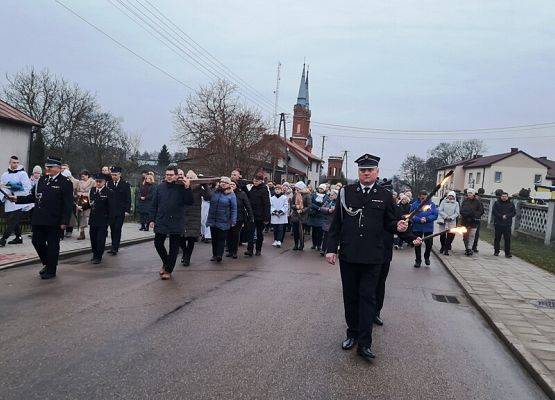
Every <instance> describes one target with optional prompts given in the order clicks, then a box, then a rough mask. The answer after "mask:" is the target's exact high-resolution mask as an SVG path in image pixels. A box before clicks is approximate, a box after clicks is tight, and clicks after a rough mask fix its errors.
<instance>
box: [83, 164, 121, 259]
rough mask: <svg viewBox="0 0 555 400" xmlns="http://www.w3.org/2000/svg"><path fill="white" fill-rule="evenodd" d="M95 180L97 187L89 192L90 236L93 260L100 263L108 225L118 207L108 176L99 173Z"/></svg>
mask: <svg viewBox="0 0 555 400" xmlns="http://www.w3.org/2000/svg"><path fill="white" fill-rule="evenodd" d="M94 181H95V187H93V188H91V190H90V192H89V204H88V208H90V209H91V214H90V216H89V236H90V238H91V248H92V253H93V258H92V260H91V261H92V263H93V264H100V263H101V261H102V255H103V254H104V249H105V248H106V236H108V225H110V224H111V223H112V220H113V219H114V215H115V211H116V209H115V201H114V192H113V191H111V190H110V189H108V187H107V186H106V177H105V176H104V175H103V174H101V173H99V174H96V175H95V176H94ZM83 209H86V208H85V207H83Z"/></svg>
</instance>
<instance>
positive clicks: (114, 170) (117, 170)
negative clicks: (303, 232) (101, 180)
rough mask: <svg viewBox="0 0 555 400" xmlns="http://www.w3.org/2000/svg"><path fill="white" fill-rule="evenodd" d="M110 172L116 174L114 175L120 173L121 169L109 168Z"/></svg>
mask: <svg viewBox="0 0 555 400" xmlns="http://www.w3.org/2000/svg"><path fill="white" fill-rule="evenodd" d="M110 172H112V173H114V174H116V173H121V167H112V168H110Z"/></svg>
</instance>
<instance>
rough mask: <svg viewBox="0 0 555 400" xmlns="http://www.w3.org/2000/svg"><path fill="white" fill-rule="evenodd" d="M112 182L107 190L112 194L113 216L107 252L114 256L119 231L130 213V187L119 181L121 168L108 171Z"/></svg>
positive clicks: (117, 244)
mask: <svg viewBox="0 0 555 400" xmlns="http://www.w3.org/2000/svg"><path fill="white" fill-rule="evenodd" d="M110 175H111V178H112V180H111V181H109V182H108V185H107V186H108V189H110V190H112V191H113V192H114V199H115V215H114V218H113V219H112V223H111V224H110V236H111V238H112V248H111V250H110V251H109V252H108V253H110V254H111V255H113V256H115V255H117V254H118V251H119V244H120V241H121V230H122V228H123V222H124V221H125V217H128V216H129V214H130V213H131V186H130V185H129V183H127V182H126V181H125V180H123V179H121V168H120V167H112V168H111V169H110Z"/></svg>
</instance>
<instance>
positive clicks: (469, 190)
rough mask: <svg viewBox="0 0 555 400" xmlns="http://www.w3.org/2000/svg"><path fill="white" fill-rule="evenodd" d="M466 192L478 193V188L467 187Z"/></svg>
mask: <svg viewBox="0 0 555 400" xmlns="http://www.w3.org/2000/svg"><path fill="white" fill-rule="evenodd" d="M466 193H467V194H476V190H474V189H473V188H468V189H466Z"/></svg>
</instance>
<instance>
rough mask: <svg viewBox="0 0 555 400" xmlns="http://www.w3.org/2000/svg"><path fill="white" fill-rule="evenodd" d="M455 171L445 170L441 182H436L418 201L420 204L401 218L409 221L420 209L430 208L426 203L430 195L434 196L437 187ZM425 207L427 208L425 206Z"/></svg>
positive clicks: (441, 185)
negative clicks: (422, 198)
mask: <svg viewBox="0 0 555 400" xmlns="http://www.w3.org/2000/svg"><path fill="white" fill-rule="evenodd" d="M454 172H455V171H454V170H451V171H449V172H447V173H446V174H445V176H444V177H443V179H442V180H441V182H439V183H438V184H437V186H436V187H435V188H434V190H432V191H431V192H430V193H429V194H428V195H427V196H426V198H425V199H424V200H423V201H421V202H420V204H419V205H418V207H416V208H415V209H414V210H413V211H411V212H410V214H407V215H404V216H403V218H404V219H405V221H409V220H410V219H411V218H412V217H414V216H415V215H416V214H418V213H419V212H420V211H422V210H424V211H426V210H428V209H429V208H430V205H429V204H426V203H428V202H429V201H430V200H431V199H432V197H434V196H435V194H436V193H437V192H438V191H439V189H441V188H442V187H443V185H445V184H446V183H447V181H448V180H449V178H451V175H453V173H454ZM425 207H427V208H425Z"/></svg>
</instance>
